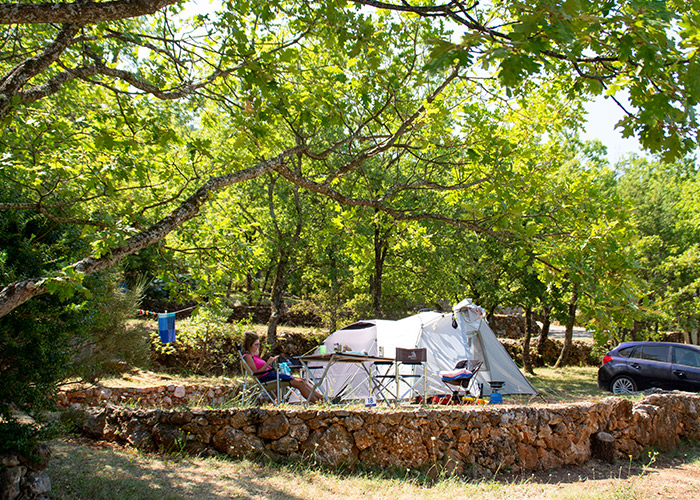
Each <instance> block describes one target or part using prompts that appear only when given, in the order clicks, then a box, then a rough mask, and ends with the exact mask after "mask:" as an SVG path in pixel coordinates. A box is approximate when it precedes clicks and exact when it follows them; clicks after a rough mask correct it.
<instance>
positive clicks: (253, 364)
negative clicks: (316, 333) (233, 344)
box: [243, 332, 323, 403]
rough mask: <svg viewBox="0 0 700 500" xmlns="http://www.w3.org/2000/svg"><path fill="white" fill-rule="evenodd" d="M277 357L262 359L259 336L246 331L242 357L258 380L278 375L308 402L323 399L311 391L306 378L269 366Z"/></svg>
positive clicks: (270, 379) (275, 377) (262, 380)
mask: <svg viewBox="0 0 700 500" xmlns="http://www.w3.org/2000/svg"><path fill="white" fill-rule="evenodd" d="M277 358H279V356H271V357H269V358H268V359H267V361H265V360H263V359H262V358H261V357H260V337H258V335H256V334H255V333H252V332H246V334H245V339H244V340H243V359H244V360H245V362H246V364H247V365H248V366H249V367H250V370H251V371H252V372H253V374H254V375H255V376H256V377H258V380H260V382H271V381H273V380H277V378H278V377H279V379H280V380H281V381H286V382H289V385H291V386H292V387H294V388H295V389H297V390H298V391H299V392H300V393H301V395H302V396H304V399H306V400H307V401H309V403H315V402H317V401H320V400H322V399H323V396H322V395H321V394H320V393H319V392H318V391H313V394H312V393H311V391H312V390H313V386H312V385H311V384H310V383H309V382H307V381H306V380H303V379H300V378H298V377H292V376H291V375H287V374H285V373H277V372H276V371H275V370H273V369H272V368H270V367H271V366H272V364H273V363H274V362H275V361H277ZM309 396H311V397H309Z"/></svg>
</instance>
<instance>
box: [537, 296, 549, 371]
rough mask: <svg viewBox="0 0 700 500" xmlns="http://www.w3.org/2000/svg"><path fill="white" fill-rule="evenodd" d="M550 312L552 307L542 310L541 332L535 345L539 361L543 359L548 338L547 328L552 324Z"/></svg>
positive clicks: (545, 307)
mask: <svg viewBox="0 0 700 500" xmlns="http://www.w3.org/2000/svg"><path fill="white" fill-rule="evenodd" d="M551 312H552V306H551V305H550V306H544V307H543V308H542V330H541V331H540V339H539V342H538V344H537V354H538V355H539V357H540V359H544V355H545V352H544V349H545V344H546V343H547V339H548V338H549V326H550V325H551V324H552V318H551V316H550V314H551Z"/></svg>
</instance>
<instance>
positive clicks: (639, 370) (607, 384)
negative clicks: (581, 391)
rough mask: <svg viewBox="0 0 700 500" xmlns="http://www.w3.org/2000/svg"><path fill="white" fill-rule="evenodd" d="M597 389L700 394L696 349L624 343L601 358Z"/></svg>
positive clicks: (699, 353) (699, 354)
mask: <svg viewBox="0 0 700 500" xmlns="http://www.w3.org/2000/svg"><path fill="white" fill-rule="evenodd" d="M598 387H600V388H601V389H603V390H604V391H610V392H613V393H615V394H622V393H627V392H635V391H640V390H643V389H648V388H650V387H658V388H660V389H670V390H673V389H678V390H681V391H692V392H698V391H700V348H698V347H697V346H694V345H687V344H672V343H668V342H625V343H624V344H620V345H619V346H617V347H616V348H615V349H613V350H612V351H610V352H609V353H608V354H606V355H605V356H604V357H603V365H602V366H601V367H600V368H599V369H598Z"/></svg>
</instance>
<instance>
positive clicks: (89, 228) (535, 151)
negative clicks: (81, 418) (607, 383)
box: [0, 0, 700, 434]
mask: <svg viewBox="0 0 700 500" xmlns="http://www.w3.org/2000/svg"><path fill="white" fill-rule="evenodd" d="M0 24H2V25H3V28H2V32H1V36H0V75H2V76H0V119H1V120H2V136H1V137H0V178H1V179H2V182H0V213H2V217H1V218H0V283H1V285H0V286H2V290H1V291H0V375H1V376H2V382H3V383H2V384H0V386H1V387H0V412H1V414H2V416H3V418H4V419H6V421H11V420H12V412H11V409H12V408H22V409H25V410H28V411H35V410H36V409H38V408H40V407H41V406H42V404H43V403H45V401H46V394H47V393H50V392H51V391H52V390H54V389H55V386H56V383H57V381H58V380H61V379H62V378H64V377H66V376H67V375H69V374H70V373H72V372H75V370H76V369H78V368H79V367H78V366H77V365H76V362H75V360H76V357H75V350H76V346H84V345H85V342H89V341H90V339H92V338H95V337H98V336H99V335H100V334H104V332H107V334H108V335H112V336H115V337H118V332H120V331H124V328H125V327H124V325H125V319H126V318H128V317H129V316H130V315H131V314H133V311H134V309H135V307H136V306H137V304H138V303H139V300H141V297H142V296H143V295H145V296H146V297H150V298H151V299H153V300H160V301H161V303H168V304H170V305H171V307H172V305H173V304H176V305H178V304H179V305H181V306H183V307H185V306H189V305H197V309H196V311H195V312H196V313H197V314H207V315H209V316H211V317H218V318H223V319H225V318H227V317H228V315H229V314H230V311H231V308H232V307H234V306H237V305H241V304H248V305H260V304H263V305H266V306H269V308H270V316H269V321H268V337H267V340H268V343H270V344H274V342H275V340H276V333H277V326H278V324H279V321H280V317H281V315H282V314H283V313H284V312H285V311H286V310H289V309H295V310H299V311H303V312H308V313H311V314H313V315H314V316H316V317H318V318H321V320H322V322H323V326H324V327H325V328H327V329H328V330H333V329H335V328H337V327H340V326H343V325H344V324H346V323H347V322H349V321H352V320H354V319H358V318H368V317H376V318H396V317H401V316H404V315H406V314H408V313H410V312H412V311H415V310H418V309H420V308H423V307H442V308H445V307H449V305H450V304H453V303H456V302H457V301H459V300H461V299H462V298H465V297H471V298H472V299H473V300H474V302H475V303H477V304H479V305H481V306H482V307H484V308H485V309H486V310H487V311H489V313H493V312H494V311H496V310H497V308H499V307H519V308H521V309H522V310H523V311H525V314H526V318H527V319H528V324H530V325H532V324H533V322H534V320H535V319H538V320H540V321H541V322H542V323H543V324H544V325H547V324H548V323H549V322H550V321H560V322H562V323H565V324H567V326H568V327H569V330H570V329H571V327H573V324H574V323H575V322H576V323H578V324H582V325H586V326H588V327H589V328H591V329H593V330H595V332H596V336H597V338H598V339H599V341H600V342H601V343H604V342H607V341H612V342H613V343H614V342H619V341H622V340H624V339H629V338H658V336H659V335H660V334H661V333H663V332H665V331H667V330H676V331H680V332H682V333H683V334H684V336H685V338H686V340H687V341H688V342H692V343H696V344H697V343H698V327H699V313H700V297H699V294H700V196H699V195H698V191H699V189H700V173H699V170H698V164H697V159H696V156H695V152H696V151H697V130H698V123H697V115H696V113H697V102H698V98H699V97H700V84H699V83H698V82H699V81H700V80H698V78H697V75H698V74H700V71H699V70H700V67H699V61H698V46H699V44H700V16H699V15H698V2H686V1H680V0H676V1H666V2H660V1H651V0H649V1H645V0H642V1H615V0H611V1H608V2H599V1H586V0H568V1H564V2H551V1H536V2H527V3H520V2H513V1H494V2H489V3H484V4H479V3H474V4H468V3H463V2H460V1H451V2H445V3H440V2H431V1H426V2H415V3H400V2H397V3H389V2H387V3H383V2H376V1H374V0H357V1H350V2H345V1H337V0H323V1H319V2H297V1H286V0H278V1H266V2H256V1H252V0H250V1H245V0H230V1H224V2H221V3H216V4H212V6H211V8H209V9H201V6H200V10H199V11H198V12H197V13H195V14H192V11H190V10H188V8H187V2H184V1H176V0H117V1H112V2H90V1H87V2H75V3H58V4H55V5H54V6H52V7H50V6H49V5H48V4H42V3H38V2H18V3H3V4H2V5H0ZM621 92H624V93H625V95H626V96H628V99H629V104H628V105H625V104H623V103H622V102H621V101H620V100H619V99H618V98H617V97H616V96H619V95H620V93H621ZM601 95H605V96H608V97H610V99H612V100H613V101H615V100H616V99H617V101H616V102H618V104H619V106H620V107H621V108H622V109H623V112H624V118H623V119H622V120H621V121H620V122H619V124H618V127H619V128H620V129H621V130H622V131H623V134H624V135H626V136H634V137H636V138H637V139H638V140H639V141H640V143H641V144H642V146H643V147H644V148H646V149H647V150H648V151H649V152H650V156H648V157H637V156H629V157H626V158H624V159H622V160H621V161H619V162H618V163H616V164H615V165H611V164H609V162H608V161H607V159H606V151H605V148H604V146H602V144H601V143H599V142H595V141H583V140H581V139H580V137H579V136H580V134H581V131H582V129H583V126H584V123H585V112H584V104H585V102H587V101H589V100H591V99H594V98H596V97H597V96H601ZM125 290H126V291H125ZM529 331H530V329H529V328H528V332H529ZM101 332H102V333H101ZM567 339H568V340H569V341H570V335H569V336H567ZM5 427H6V426H5ZM9 432H10V434H12V433H15V432H16V431H15V430H14V428H12V429H11V430H10V431H9Z"/></svg>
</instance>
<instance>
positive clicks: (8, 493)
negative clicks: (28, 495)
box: [0, 465, 27, 500]
mask: <svg viewBox="0 0 700 500" xmlns="http://www.w3.org/2000/svg"><path fill="white" fill-rule="evenodd" d="M26 470H27V469H26V468H25V467H23V466H21V465H20V466H15V467H6V468H3V469H0V500H15V499H16V498H17V497H18V496H19V493H20V481H21V480H22V476H23V475H24V473H25V471H26Z"/></svg>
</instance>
